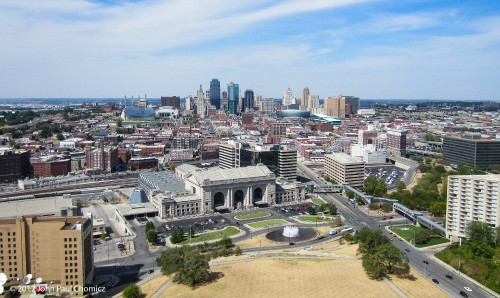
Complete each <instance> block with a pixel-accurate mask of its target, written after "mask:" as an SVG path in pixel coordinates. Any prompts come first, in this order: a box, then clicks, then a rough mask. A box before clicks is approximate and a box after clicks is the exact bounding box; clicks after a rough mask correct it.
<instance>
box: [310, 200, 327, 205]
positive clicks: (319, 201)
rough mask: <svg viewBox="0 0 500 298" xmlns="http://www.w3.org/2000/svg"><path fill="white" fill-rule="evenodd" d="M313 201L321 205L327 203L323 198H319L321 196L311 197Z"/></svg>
mask: <svg viewBox="0 0 500 298" xmlns="http://www.w3.org/2000/svg"><path fill="white" fill-rule="evenodd" d="M311 201H312V202H313V203H314V204H316V205H319V206H321V205H323V204H324V203H325V202H323V200H322V199H319V198H312V199H311Z"/></svg>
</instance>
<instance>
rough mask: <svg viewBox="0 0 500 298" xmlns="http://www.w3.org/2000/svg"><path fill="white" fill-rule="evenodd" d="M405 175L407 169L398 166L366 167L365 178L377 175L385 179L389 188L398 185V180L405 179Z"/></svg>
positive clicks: (378, 177)
mask: <svg viewBox="0 0 500 298" xmlns="http://www.w3.org/2000/svg"><path fill="white" fill-rule="evenodd" d="M405 175H406V171H405V170H403V169H400V168H398V167H396V166H379V167H367V168H366V169H365V178H368V177H369V176H375V177H377V179H380V178H382V179H385V181H386V183H387V188H389V189H390V188H394V187H396V182H398V181H399V180H401V179H403V177H404V176H405Z"/></svg>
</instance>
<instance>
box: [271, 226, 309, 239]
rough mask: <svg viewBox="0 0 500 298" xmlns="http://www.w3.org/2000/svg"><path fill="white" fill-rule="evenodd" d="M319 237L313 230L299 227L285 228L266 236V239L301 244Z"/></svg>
mask: <svg viewBox="0 0 500 298" xmlns="http://www.w3.org/2000/svg"><path fill="white" fill-rule="evenodd" d="M316 236H317V233H316V231H314V230H313V229H304V228H299V227H297V226H285V227H283V228H279V229H275V230H273V231H271V232H269V233H267V234H266V238H267V239H269V240H272V241H278V242H288V243H290V242H301V241H305V240H309V239H311V238H314V237H316Z"/></svg>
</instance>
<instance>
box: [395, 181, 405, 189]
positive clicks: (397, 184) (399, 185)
mask: <svg viewBox="0 0 500 298" xmlns="http://www.w3.org/2000/svg"><path fill="white" fill-rule="evenodd" d="M396 189H397V190H398V191H399V192H401V191H403V190H405V189H406V184H405V183H404V182H403V181H401V180H399V181H398V182H396Z"/></svg>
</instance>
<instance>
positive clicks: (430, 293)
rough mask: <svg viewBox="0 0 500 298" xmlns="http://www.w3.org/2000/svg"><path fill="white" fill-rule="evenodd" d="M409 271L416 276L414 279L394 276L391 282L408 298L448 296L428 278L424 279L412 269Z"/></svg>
mask: <svg viewBox="0 0 500 298" xmlns="http://www.w3.org/2000/svg"><path fill="white" fill-rule="evenodd" d="M411 273H412V274H413V275H414V276H415V277H416V278H417V279H416V280H413V281H412V280H408V279H404V278H398V277H394V278H393V279H392V282H393V283H394V284H395V285H396V286H397V287H398V288H399V289H401V291H403V292H404V293H405V294H406V295H407V296H408V297H410V298H438V297H450V295H448V294H447V293H445V292H444V291H442V290H441V289H440V288H438V287H437V286H436V285H434V284H433V283H432V281H431V280H430V279H425V278H424V277H423V276H422V275H420V274H418V273H417V272H415V271H414V270H411Z"/></svg>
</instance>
